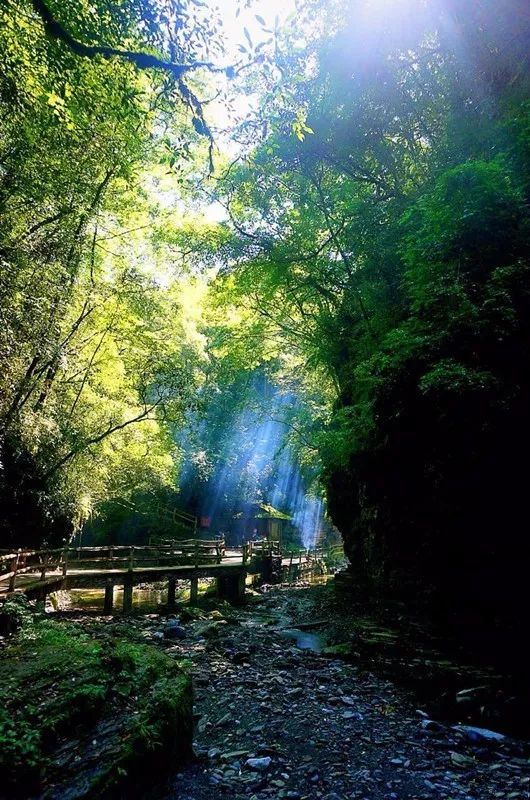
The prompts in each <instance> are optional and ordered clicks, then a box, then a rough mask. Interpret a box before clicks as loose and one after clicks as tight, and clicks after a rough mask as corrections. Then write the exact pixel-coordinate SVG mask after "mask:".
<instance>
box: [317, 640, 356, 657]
mask: <svg viewBox="0 0 530 800" xmlns="http://www.w3.org/2000/svg"><path fill="white" fill-rule="evenodd" d="M322 653H323V654H324V655H325V656H329V657H330V658H333V657H335V658H348V657H349V656H351V655H352V646H351V644H349V643H348V642H343V643H342V644H333V645H330V646H329V647H325V648H324V649H323V651H322Z"/></svg>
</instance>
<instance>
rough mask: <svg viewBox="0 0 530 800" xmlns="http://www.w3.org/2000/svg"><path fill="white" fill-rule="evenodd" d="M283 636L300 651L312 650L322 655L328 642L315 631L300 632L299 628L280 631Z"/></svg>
mask: <svg viewBox="0 0 530 800" xmlns="http://www.w3.org/2000/svg"><path fill="white" fill-rule="evenodd" d="M280 633H281V635H282V636H285V637H286V638H287V639H291V640H292V641H293V642H294V644H295V645H296V647H299V648H300V650H312V651H313V652H314V653H321V652H322V650H323V648H324V647H325V646H326V642H325V639H324V637H323V636H322V634H321V633H315V631H300V630H298V629H297V628H286V629H284V630H282V631H280Z"/></svg>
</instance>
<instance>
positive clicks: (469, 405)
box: [327, 331, 530, 625]
mask: <svg viewBox="0 0 530 800" xmlns="http://www.w3.org/2000/svg"><path fill="white" fill-rule="evenodd" d="M520 333H521V331H520V332H519V334H520ZM519 334H517V338H518V341H517V342H515V341H513V340H512V341H511V342H510V341H507V342H506V348H505V358H504V360H502V359H501V358H500V357H498V355H497V356H496V359H495V361H496V363H495V365H494V364H493V363H492V360H491V355H492V354H491V352H490V353H488V352H487V349H486V347H485V344H486V343H485V342H484V341H483V342H482V343H481V342H480V340H478V341H475V342H474V343H473V345H472V346H473V347H474V348H475V353H478V354H480V356H481V357H482V358H483V359H484V360H485V359H486V358H488V359H489V362H490V365H491V367H492V369H491V372H492V373H493V374H494V376H495V377H494V380H493V381H492V382H491V383H490V384H489V385H488V386H470V387H468V388H467V390H466V389H464V388H463V387H462V386H460V387H458V389H457V390H456V389H454V388H452V387H442V388H440V387H438V388H437V389H436V390H435V391H431V392H427V393H426V392H423V391H421V389H420V388H419V374H420V372H421V369H420V367H419V365H413V364H410V365H408V367H407V369H406V370H403V372H402V374H401V376H400V380H395V381H394V382H393V384H392V387H391V389H389V390H387V391H386V392H385V394H384V396H383V395H380V396H379V397H378V399H377V403H376V411H375V415H376V418H377V420H378V425H377V428H376V431H375V434H374V437H373V439H372V441H371V447H370V450H368V449H366V450H365V451H364V452H361V453H357V454H355V455H354V456H352V458H351V459H350V462H349V464H348V467H347V468H342V469H336V470H335V471H333V472H331V473H330V474H329V475H328V479H327V488H328V497H329V508H330V513H331V515H332V518H333V521H334V523H335V524H336V525H337V527H338V528H339V529H340V530H341V531H342V533H343V536H344V542H345V549H346V553H347V555H348V558H349V559H350V562H351V569H352V572H353V574H354V576H355V579H356V582H357V583H358V585H359V586H360V587H362V588H363V589H365V590H369V591H370V592H371V593H372V594H374V595H376V596H378V597H394V598H399V599H401V600H405V601H407V602H408V603H410V604H412V605H422V604H423V605H425V604H427V603H429V604H430V607H431V608H435V609H446V610H447V611H450V612H457V613H460V612H461V613H464V612H465V611H466V610H469V611H470V612H472V613H473V614H475V615H477V616H478V618H480V619H482V620H483V621H484V622H485V624H487V625H493V624H494V623H496V622H497V621H499V620H501V619H502V620H503V621H504V622H509V623H512V622H514V623H517V622H519V621H521V620H522V619H523V617H524V613H525V611H524V609H525V602H524V595H525V585H526V580H527V579H526V569H527V567H526V565H527V564H528V557H529V554H530V553H529V545H528V536H527V535H526V533H525V530H526V528H527V518H528V497H529V490H528V469H527V461H528V453H529V452H530V418H529V417H528V412H527V409H528V408H529V407H530V385H529V381H528V375H529V374H530V369H529V367H530V365H529V364H528V356H527V355H523V348H522V346H521V345H522V337H520V336H519ZM524 339H525V340H526V342H527V344H526V345H525V346H527V347H528V351H530V338H529V337H528V336H527V333H525V335H524ZM454 344H455V343H454V342H453V345H454ZM464 348H465V349H466V350H468V351H469V349H470V348H469V345H468V344H467V343H465V344H464V345H463V346H462V349H464ZM515 351H517V353H518V356H514V352H515ZM528 351H527V352H528ZM493 368H494V370H495V371H494V372H493Z"/></svg>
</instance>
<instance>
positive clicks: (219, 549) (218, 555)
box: [215, 539, 222, 564]
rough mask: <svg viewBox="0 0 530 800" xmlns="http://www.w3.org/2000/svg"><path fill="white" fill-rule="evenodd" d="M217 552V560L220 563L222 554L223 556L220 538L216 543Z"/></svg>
mask: <svg viewBox="0 0 530 800" xmlns="http://www.w3.org/2000/svg"><path fill="white" fill-rule="evenodd" d="M215 553H216V561H217V563H218V564H220V563H221V560H222V556H221V540H220V539H218V540H217V542H216V543H215Z"/></svg>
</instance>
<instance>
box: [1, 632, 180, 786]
mask: <svg viewBox="0 0 530 800" xmlns="http://www.w3.org/2000/svg"><path fill="white" fill-rule="evenodd" d="M120 633H121V631H120ZM192 705H193V702H192V688H191V680H190V677H189V675H188V674H187V673H186V672H185V671H184V670H183V669H182V668H181V667H180V666H179V664H178V663H177V662H176V661H175V660H174V659H172V658H170V657H169V656H167V655H166V654H165V653H164V652H163V651H162V650H159V649H157V648H156V647H154V646H153V645H149V644H145V643H140V642H138V641H131V640H130V639H126V638H122V637H121V636H120V637H119V638H118V637H116V638H110V637H108V636H105V637H99V638H98V636H97V633H96V635H94V636H92V635H90V634H89V633H87V632H86V631H84V630H82V629H81V628H80V627H79V626H77V625H75V624H69V623H62V622H53V621H49V620H40V621H34V622H33V623H32V624H30V625H25V626H24V627H23V628H22V631H21V632H20V633H19V634H18V636H17V637H16V639H15V640H14V641H13V642H12V643H11V644H10V645H9V646H8V647H7V648H6V649H5V650H4V651H3V653H2V655H1V656H0V781H1V785H2V787H3V788H4V790H5V791H7V796H9V797H13V798H15V797H25V798H28V797H34V796H35V797H41V796H42V797H45V798H47V799H48V798H49V799H50V800H55V798H57V800H59V798H61V800H65V798H68V800H78V799H80V798H99V797H106V796H109V797H110V796H113V794H114V792H115V791H116V790H117V787H118V786H119V785H120V784H123V783H124V782H126V781H127V780H134V783H135V785H140V784H141V781H142V779H143V778H145V777H147V775H148V773H149V772H150V771H151V770H152V768H154V767H156V771H157V772H160V771H162V770H163V769H164V768H167V767H169V766H171V768H173V767H174V766H175V765H177V764H178V763H179V762H182V761H183V760H184V759H186V758H187V757H189V756H190V755H191V746H192V732H193V721H192V719H193V718H192Z"/></svg>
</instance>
